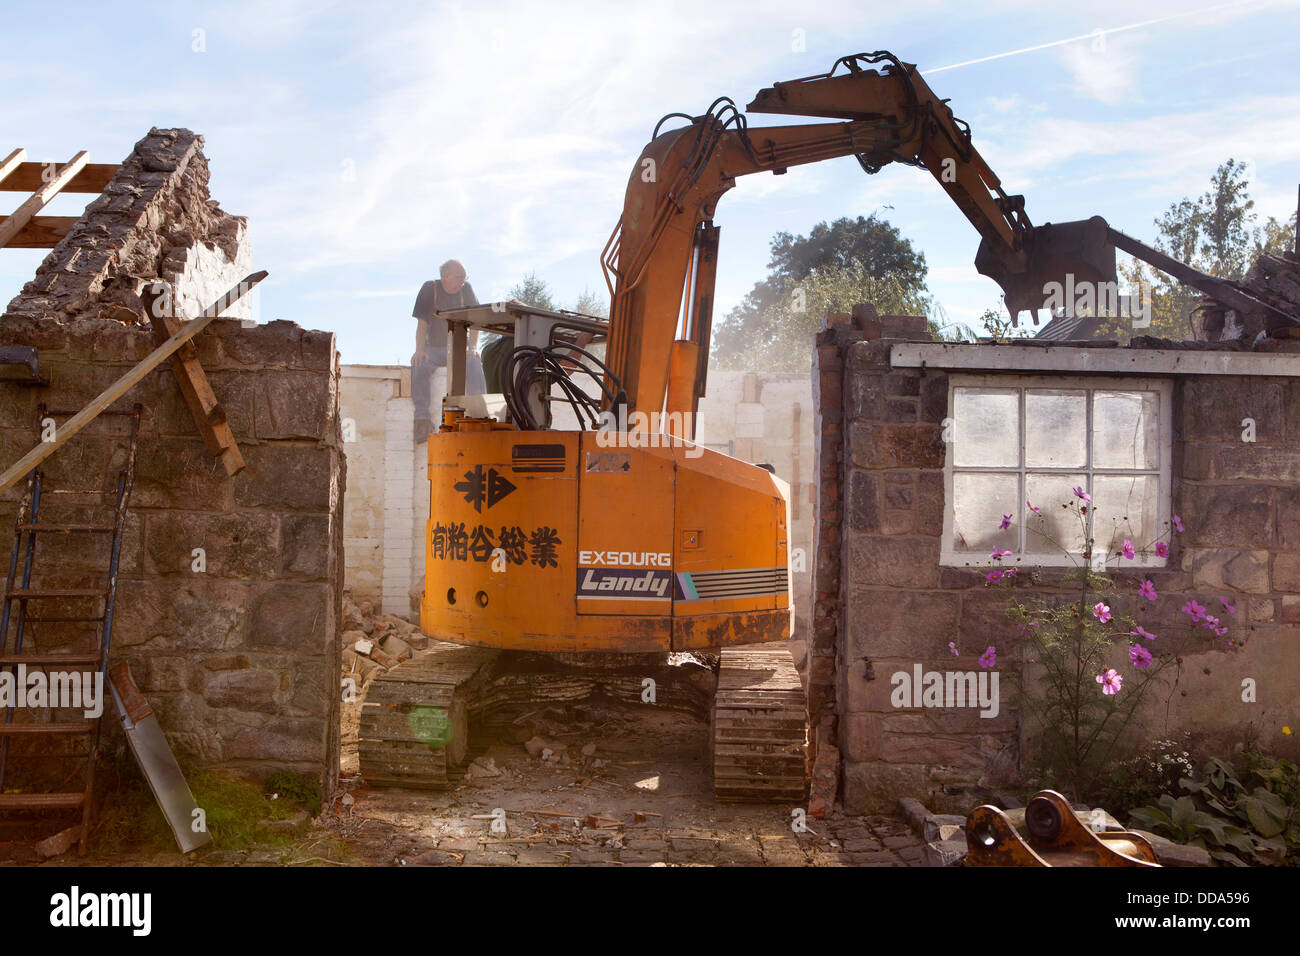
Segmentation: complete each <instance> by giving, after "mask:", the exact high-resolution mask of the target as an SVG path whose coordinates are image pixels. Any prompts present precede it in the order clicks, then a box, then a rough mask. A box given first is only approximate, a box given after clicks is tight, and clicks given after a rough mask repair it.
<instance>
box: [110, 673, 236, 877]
mask: <svg viewBox="0 0 1300 956" xmlns="http://www.w3.org/2000/svg"><path fill="white" fill-rule="evenodd" d="M109 687H110V689H111V690H112V692H113V703H115V704H116V705H117V712H118V715H119V716H120V717H121V718H122V729H123V731H125V733H126V742H127V744H128V745H129V746H130V748H131V753H133V754H134V755H135V759H136V763H138V764H139V765H140V770H141V772H143V773H144V778H145V780H147V781H148V782H149V789H150V790H152V791H153V795H154V799H155V800H157V801H158V806H159V808H161V810H162V812H163V816H164V817H166V818H167V825H168V826H170V827H171V829H172V835H173V836H174V837H175V838H176V843H177V845H178V846H180V848H181V852H182V853H189V852H191V851H192V850H197V849H198V848H199V847H201V846H204V845H206V844H208V843H211V842H212V834H210V833H208V832H207V830H206V829H205V830H203V831H201V832H199V833H196V832H194V829H193V823H194V811H195V810H196V809H198V805H197V804H196V803H195V802H194V794H192V793H191V792H190V786H189V784H188V783H186V782H185V775H184V774H182V773H181V768H180V766H179V765H178V764H177V763H176V757H175V755H174V754H173V753H172V749H171V747H170V746H168V744H167V738H166V737H164V736H163V732H162V728H161V727H160V726H159V725H158V718H157V717H155V716H154V714H153V710H152V708H150V707H149V703H148V701H146V700H145V697H144V695H143V694H142V693H141V692H140V689H139V688H138V687H136V685H135V681H133V680H132V679H131V671H130V669H129V668H128V667H127V666H126V664H125V663H121V664H117V665H115V666H114V667H113V668H112V669H111V670H110V672H109Z"/></svg>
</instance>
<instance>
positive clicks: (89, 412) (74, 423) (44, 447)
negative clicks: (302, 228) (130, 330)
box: [0, 271, 267, 491]
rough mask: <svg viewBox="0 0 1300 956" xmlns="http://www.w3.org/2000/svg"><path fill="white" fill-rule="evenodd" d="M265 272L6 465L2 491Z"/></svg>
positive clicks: (248, 278)
mask: <svg viewBox="0 0 1300 956" xmlns="http://www.w3.org/2000/svg"><path fill="white" fill-rule="evenodd" d="M266 276H267V273H266V272H265V271H262V272H254V273H253V274H252V275H249V276H246V277H245V278H243V279H241V280H240V281H239V282H238V283H237V284H236V285H235V286H234V287H233V288H232V289H231V290H230V291H229V292H227V293H226V294H225V295H223V296H221V298H219V299H217V300H216V301H215V302H213V303H212V304H211V305H210V306H208V307H207V308H206V309H204V310H203V311H202V312H201V313H199V315H198V317H197V318H195V319H194V320H193V321H191V322H188V323H186V325H185V327H184V328H183V329H181V330H180V331H179V332H177V333H176V334H175V335H173V336H172V337H171V338H170V339H168V340H167V341H166V342H165V343H164V344H162V345H160V346H158V347H157V348H156V349H154V350H153V351H152V352H150V353H149V354H148V355H147V356H146V357H145V358H144V359H142V360H141V361H140V363H139V364H138V365H136V366H135V367H134V368H133V369H131V371H129V372H127V373H126V374H125V375H123V376H122V377H121V378H119V379H118V380H117V381H116V382H114V383H113V384H112V385H110V386H109V387H108V388H106V389H104V391H102V392H101V393H100V394H99V395H98V397H96V398H95V399H94V401H92V402H91V403H90V404H89V405H87V406H86V407H85V408H83V409H82V410H81V411H79V412H77V414H75V415H73V416H72V417H71V418H69V419H68V420H67V421H66V422H64V423H63V424H62V425H60V426H59V429H58V437H57V438H56V439H55V440H54V441H49V442H41V443H40V444H39V445H37V446H36V447H35V448H33V449H32V450H31V451H29V452H28V453H27V454H26V455H24V456H23V457H22V458H20V459H19V460H18V461H16V462H14V464H12V465H11V466H9V467H8V468H7V469H5V471H4V473H3V474H0V491H5V490H6V489H8V488H12V487H13V486H14V485H16V484H17V483H18V481H19V479H21V478H22V477H23V476H24V475H26V474H27V473H28V472H29V471H31V470H32V469H33V468H35V467H36V466H37V465H39V464H40V463H41V462H43V461H44V460H45V459H46V458H49V457H50V456H51V455H53V454H54V453H55V452H56V451H58V450H59V449H60V448H61V447H63V444H64V443H65V442H66V441H67V440H68V439H70V438H71V437H72V436H73V435H75V434H77V432H79V431H81V430H82V429H83V428H85V427H86V425H88V424H89V423H90V422H91V421H92V420H94V418H95V416H96V415H98V414H99V413H100V412H102V411H103V410H104V409H106V408H108V406H110V405H112V404H113V403H114V402H115V401H117V400H118V399H119V398H121V397H122V396H123V395H125V394H126V393H127V392H129V391H130V390H131V389H133V388H134V387H135V386H136V385H137V384H138V383H139V382H140V381H141V380H142V379H143V378H144V377H145V376H146V375H148V374H149V373H150V372H152V371H153V370H154V369H155V368H157V367H158V366H159V365H161V364H162V363H163V361H164V360H165V359H168V358H171V356H172V353H174V352H175V351H176V350H177V349H179V348H180V347H181V346H182V345H184V344H185V343H186V342H188V341H189V340H190V339H192V338H194V336H196V335H198V334H199V333H200V332H202V331H203V330H204V329H206V328H207V327H208V324H209V323H211V322H212V320H213V319H215V318H217V316H219V315H220V314H221V313H222V312H224V311H225V310H226V309H228V308H230V306H231V304H232V303H233V302H236V301H237V300H238V299H239V298H240V297H241V296H243V295H244V294H245V293H246V292H248V290H249V289H251V288H253V286H255V285H257V284H258V283H259V282H261V281H262V280H263V279H265V278H266Z"/></svg>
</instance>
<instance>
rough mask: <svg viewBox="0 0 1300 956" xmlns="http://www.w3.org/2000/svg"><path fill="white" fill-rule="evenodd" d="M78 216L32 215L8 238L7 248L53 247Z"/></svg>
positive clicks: (66, 232) (75, 221)
mask: <svg viewBox="0 0 1300 956" xmlns="http://www.w3.org/2000/svg"><path fill="white" fill-rule="evenodd" d="M78 218H80V217H78V216H32V218H31V220H30V221H29V222H28V223H27V225H25V226H23V227H22V228H21V229H19V230H18V232H17V234H15V235H14V237H13V238H12V239H10V240H9V244H8V245H7V246H6V248H8V249H53V248H54V247H55V246H57V245H58V244H59V242H60V241H61V240H62V239H63V237H64V236H66V235H67V234H68V232H69V231H70V230H71V229H72V227H73V226H74V225H76V223H77V219H78Z"/></svg>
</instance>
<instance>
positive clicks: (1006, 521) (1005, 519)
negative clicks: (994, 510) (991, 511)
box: [998, 515, 1011, 531]
mask: <svg viewBox="0 0 1300 956" xmlns="http://www.w3.org/2000/svg"><path fill="white" fill-rule="evenodd" d="M1010 527H1011V515H1003V516H1002V523H1001V524H1000V525H998V529H999V530H1001V531H1006V530H1007V528H1010Z"/></svg>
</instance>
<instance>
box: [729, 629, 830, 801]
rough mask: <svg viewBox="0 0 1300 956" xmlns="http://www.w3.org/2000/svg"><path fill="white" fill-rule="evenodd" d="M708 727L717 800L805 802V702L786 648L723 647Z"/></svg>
mask: <svg viewBox="0 0 1300 956" xmlns="http://www.w3.org/2000/svg"><path fill="white" fill-rule="evenodd" d="M709 724H710V726H709V736H710V742H711V744H712V751H711V753H712V764H713V793H714V796H715V797H717V799H719V800H725V801H727V802H744V803H791V802H792V803H802V802H803V801H804V798H805V797H806V796H807V794H808V700H807V697H806V696H805V694H804V690H803V684H802V683H801V682H800V680H799V673H798V671H796V670H795V666H794V659H793V658H792V657H791V656H790V651H789V649H788V648H787V647H785V646H784V645H775V646H768V647H737V648H724V649H723V651H722V664H721V667H720V669H719V671H718V690H717V693H716V696H715V697H714V700H713V713H712V718H711V720H710V722H709Z"/></svg>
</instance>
